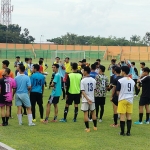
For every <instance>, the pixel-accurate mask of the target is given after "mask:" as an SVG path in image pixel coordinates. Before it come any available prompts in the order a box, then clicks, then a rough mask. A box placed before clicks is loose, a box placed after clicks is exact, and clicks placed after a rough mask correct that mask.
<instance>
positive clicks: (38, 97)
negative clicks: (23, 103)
mask: <svg viewBox="0 0 150 150" xmlns="http://www.w3.org/2000/svg"><path fill="white" fill-rule="evenodd" d="M30 101H31V106H34V105H35V104H36V102H37V104H38V105H43V96H42V93H38V92H31V93H30Z"/></svg>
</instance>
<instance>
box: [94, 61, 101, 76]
mask: <svg viewBox="0 0 150 150" xmlns="http://www.w3.org/2000/svg"><path fill="white" fill-rule="evenodd" d="M94 64H95V65H96V70H95V72H96V73H97V74H99V70H100V69H99V67H100V66H99V64H98V62H95V63H94Z"/></svg>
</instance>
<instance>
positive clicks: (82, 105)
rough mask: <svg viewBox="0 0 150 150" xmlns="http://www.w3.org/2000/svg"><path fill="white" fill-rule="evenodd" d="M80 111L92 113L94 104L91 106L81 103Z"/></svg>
mask: <svg viewBox="0 0 150 150" xmlns="http://www.w3.org/2000/svg"><path fill="white" fill-rule="evenodd" d="M81 110H82V111H88V110H90V111H94V110H95V103H92V104H91V105H90V104H89V103H86V102H83V103H82V104H81Z"/></svg>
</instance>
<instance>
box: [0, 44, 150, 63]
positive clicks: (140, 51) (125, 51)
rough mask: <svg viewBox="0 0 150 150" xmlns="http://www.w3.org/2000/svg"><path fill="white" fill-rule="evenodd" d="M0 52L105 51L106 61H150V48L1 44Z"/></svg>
mask: <svg viewBox="0 0 150 150" xmlns="http://www.w3.org/2000/svg"><path fill="white" fill-rule="evenodd" d="M0 50H1V51H2V50H26V51H27V50H39V51H40V50H60V51H61V50H63V51H64V50H66V51H95V52H96V51H105V56H104V58H105V59H112V58H117V59H120V60H123V59H124V58H126V59H129V60H139V61H140V60H148V61H149V60H150V48H149V47H146V46H145V47H138V46H82V45H54V44H43V43H41V44H34V43H33V44H6V43H0Z"/></svg>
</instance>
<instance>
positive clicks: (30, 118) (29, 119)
mask: <svg viewBox="0 0 150 150" xmlns="http://www.w3.org/2000/svg"><path fill="white" fill-rule="evenodd" d="M28 121H29V124H31V123H32V114H28Z"/></svg>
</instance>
